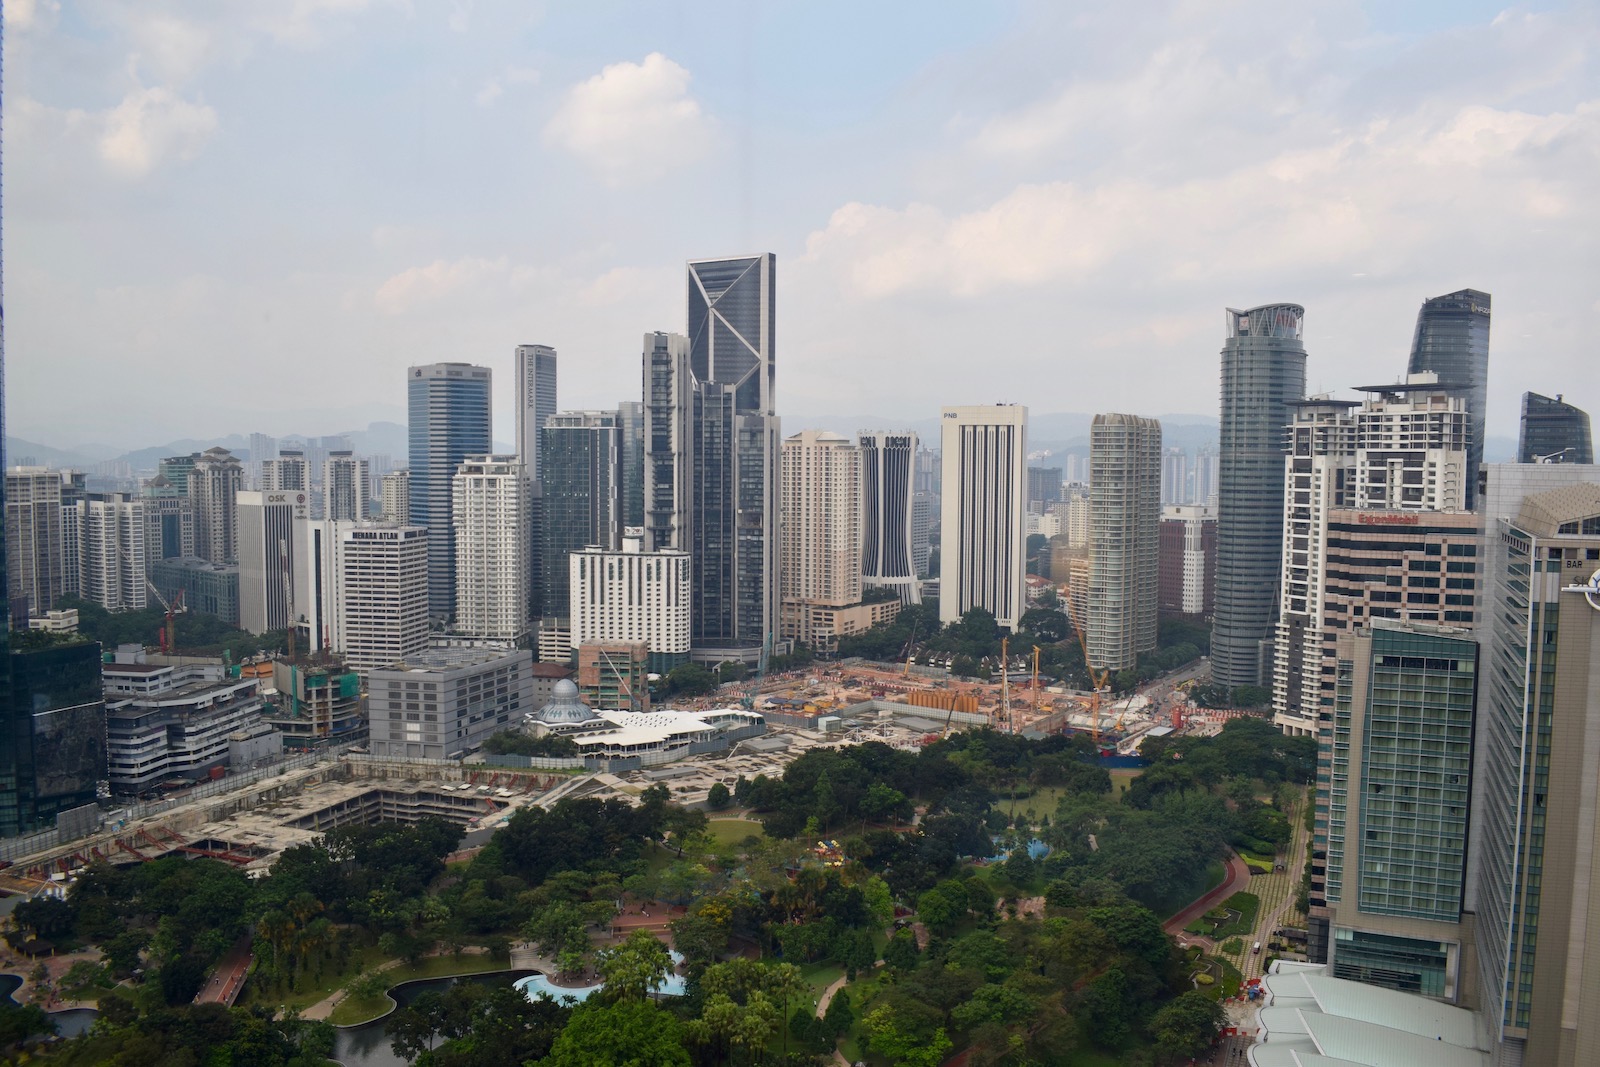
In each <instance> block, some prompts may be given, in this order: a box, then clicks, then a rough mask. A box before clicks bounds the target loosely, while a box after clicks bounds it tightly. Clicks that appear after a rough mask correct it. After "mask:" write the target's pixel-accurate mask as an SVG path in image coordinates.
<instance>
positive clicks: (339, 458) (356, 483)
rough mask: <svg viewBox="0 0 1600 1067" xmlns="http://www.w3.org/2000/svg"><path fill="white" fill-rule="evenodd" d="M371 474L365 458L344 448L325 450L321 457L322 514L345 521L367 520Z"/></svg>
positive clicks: (325, 516)
mask: <svg viewBox="0 0 1600 1067" xmlns="http://www.w3.org/2000/svg"><path fill="white" fill-rule="evenodd" d="M371 494H372V475H371V472H370V468H369V465H368V463H367V461H366V460H365V459H361V458H359V457H358V456H356V454H355V453H354V452H351V451H348V450H346V449H339V450H337V451H333V452H329V453H328V458H327V459H325V460H323V461H322V517H323V518H325V519H343V520H345V521H348V522H365V521H366V520H367V517H368V516H367V502H368V500H369V499H370V497H371Z"/></svg>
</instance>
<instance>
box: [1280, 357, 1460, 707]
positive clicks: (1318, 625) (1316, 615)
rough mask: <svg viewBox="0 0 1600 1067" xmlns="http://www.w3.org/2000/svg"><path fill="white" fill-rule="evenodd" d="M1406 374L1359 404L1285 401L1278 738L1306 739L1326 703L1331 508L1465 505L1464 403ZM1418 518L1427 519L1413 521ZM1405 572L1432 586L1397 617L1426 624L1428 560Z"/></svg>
mask: <svg viewBox="0 0 1600 1067" xmlns="http://www.w3.org/2000/svg"><path fill="white" fill-rule="evenodd" d="M1408 377H1409V378H1410V381H1408V382H1406V383H1405V384H1403V385H1382V386H1367V387H1364V389H1363V391H1364V392H1366V393H1368V394H1369V398H1368V399H1367V400H1366V401H1365V402H1362V403H1360V404H1357V403H1355V402H1351V401H1339V400H1331V399H1329V398H1327V397H1318V398H1314V399H1312V400H1307V401H1303V402H1301V403H1299V404H1295V405H1293V411H1294V415H1293V421H1292V422H1291V423H1290V425H1289V428H1288V442H1289V444H1288V449H1289V453H1288V456H1287V457H1286V458H1285V460H1284V479H1285V483H1286V490H1285V497H1284V513H1283V530H1284V538H1285V540H1284V546H1283V566H1282V568H1281V571H1280V576H1279V605H1278V624H1277V633H1276V636H1275V640H1274V651H1273V662H1274V670H1273V711H1274V721H1275V722H1276V723H1277V724H1278V726H1279V727H1280V728H1282V729H1283V730H1285V731H1286V732H1289V733H1297V734H1304V735H1314V734H1315V733H1316V730H1317V722H1318V716H1319V715H1320V714H1321V712H1322V710H1323V709H1325V708H1326V707H1327V706H1328V705H1330V704H1331V703H1332V697H1333V692H1332V671H1333V664H1332V658H1331V657H1332V652H1333V643H1334V640H1335V638H1337V636H1338V635H1339V633H1340V632H1342V630H1343V629H1344V625H1343V620H1338V621H1337V622H1330V621H1329V618H1328V616H1327V614H1326V608H1327V597H1328V594H1329V592H1330V590H1331V589H1332V588H1334V587H1335V586H1338V585H1340V584H1342V581H1343V580H1344V579H1345V578H1346V575H1345V572H1344V571H1343V570H1340V569H1338V568H1332V567H1330V566H1329V562H1328V553H1329V551H1330V539H1329V535H1328V531H1329V523H1330V521H1331V517H1332V515H1333V514H1334V512H1335V510H1336V509H1340V508H1355V509H1360V510H1363V511H1365V510H1374V511H1401V512H1413V513H1415V512H1430V513H1454V512H1460V511H1462V510H1464V508H1465V504H1466V465H1467V440H1468V435H1469V434H1470V432H1471V424H1470V418H1471V416H1470V413H1469V412H1468V411H1467V401H1466V398H1465V397H1462V396H1460V395H1459V394H1457V393H1455V392H1453V391H1451V390H1448V389H1446V388H1444V387H1442V386H1440V385H1439V384H1438V383H1437V382H1436V381H1435V380H1434V379H1435V375H1434V374H1433V372H1431V371H1428V372H1423V373H1418V374H1413V375H1408ZM1375 521H1376V520H1375ZM1412 521H1413V522H1419V519H1418V518H1416V517H1413V520H1412ZM1430 523H1431V518H1430V519H1429V522H1427V523H1421V525H1424V526H1427V525H1430ZM1382 525H1395V524H1394V523H1389V522H1383V523H1382ZM1391 547H1393V548H1394V550H1395V552H1396V553H1397V554H1404V552H1405V551H1407V550H1414V551H1423V549H1424V544H1423V542H1421V541H1415V540H1412V539H1409V538H1405V537H1397V538H1396V539H1395V540H1394V541H1392V542H1391ZM1438 550H1439V549H1438V546H1437V545H1434V547H1433V551H1434V552H1437V551H1438ZM1412 569H1413V570H1416V571H1419V572H1426V573H1428V574H1429V575H1430V577H1426V578H1424V577H1422V576H1419V577H1418V578H1417V579H1416V581H1417V582H1418V583H1419V584H1420V583H1421V582H1423V581H1431V582H1432V586H1431V589H1429V590H1421V591H1419V592H1418V593H1417V594H1416V595H1415V596H1412V597H1411V598H1410V599H1409V600H1408V601H1407V602H1406V603H1405V607H1406V608H1407V609H1408V611H1407V613H1406V615H1405V617H1408V618H1413V619H1417V620H1418V621H1428V622H1438V621H1439V615H1438V612H1439V610H1440V608H1439V593H1438V592H1437V590H1438V589H1439V586H1440V580H1439V578H1438V577H1437V575H1438V573H1439V570H1440V564H1439V562H1438V561H1437V560H1434V561H1426V560H1418V561H1417V562H1416V563H1415V564H1413V565H1412ZM1369 573H1370V572H1369ZM1356 584H1359V583H1356ZM1424 608H1426V609H1427V610H1426V611H1423V610H1422V609H1424ZM1411 610H1416V611H1419V615H1412V614H1410V611H1411ZM1390 617H1392V618H1400V617H1402V616H1401V615H1400V614H1398V613H1397V614H1395V615H1392V616H1390Z"/></svg>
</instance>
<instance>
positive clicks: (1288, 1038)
mask: <svg viewBox="0 0 1600 1067" xmlns="http://www.w3.org/2000/svg"><path fill="white" fill-rule="evenodd" d="M1261 984H1262V986H1263V988H1264V989H1265V990H1266V994H1267V996H1266V999H1265V1001H1264V1003H1263V1005H1262V1008H1261V1011H1260V1014H1259V1015H1258V1017H1257V1020H1258V1022H1259V1023H1260V1027H1261V1029H1260V1040H1259V1041H1257V1043H1256V1044H1254V1045H1252V1046H1251V1048H1250V1064H1251V1067H1412V1065H1414V1064H1419V1063H1426V1064H1429V1065H1430V1067H1487V1065H1488V1063H1489V1054H1488V1053H1487V1052H1486V1051H1484V1050H1483V1049H1482V1048H1481V1047H1480V1036H1479V1027H1478V1021H1477V1019H1476V1018H1475V1016H1474V1015H1473V1013H1472V1012H1470V1011H1467V1010H1465V1009H1463V1008H1457V1007H1453V1006H1451V1005H1449V1004H1445V1003H1442V1002H1440V1001H1437V1000H1432V999H1430V998H1428V997H1423V996H1419V995H1417V994H1415V993H1402V992H1399V991H1397V990H1393V989H1384V988H1381V987H1379V986H1371V985H1365V984H1363V983H1361V982H1352V981H1348V980H1347V979H1343V978H1334V977H1333V976H1332V975H1331V974H1329V973H1328V968H1327V967H1326V966H1324V965H1315V964H1294V963H1288V962H1286V961H1279V962H1277V963H1274V964H1273V967H1272V973H1271V974H1269V975H1267V976H1266V977H1265V978H1263V979H1262V983H1261Z"/></svg>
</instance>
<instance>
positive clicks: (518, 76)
mask: <svg viewBox="0 0 1600 1067" xmlns="http://www.w3.org/2000/svg"><path fill="white" fill-rule="evenodd" d="M538 83H539V72H538V71H537V70H534V69H533V68H531V67H507V68H506V69H505V70H503V71H502V72H500V73H499V74H496V75H495V76H494V77H492V78H490V79H488V80H487V81H485V82H484V83H483V86H482V87H481V88H480V89H479V90H478V93H477V95H476V96H475V97H474V98H473V99H474V100H476V101H477V104H478V106H479V107H493V106H494V103H495V101H497V100H499V99H500V97H501V96H502V95H504V93H505V91H506V86H508V85H537V84H538Z"/></svg>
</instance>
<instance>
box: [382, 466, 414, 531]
mask: <svg viewBox="0 0 1600 1067" xmlns="http://www.w3.org/2000/svg"><path fill="white" fill-rule="evenodd" d="M380 496H381V499H380V500H379V504H378V508H379V513H380V514H381V515H382V516H383V521H384V522H392V523H394V524H396V525H397V526H407V525H410V523H411V472H410V471H390V472H389V473H388V474H385V475H384V476H383V483H382V487H381V493H380Z"/></svg>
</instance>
